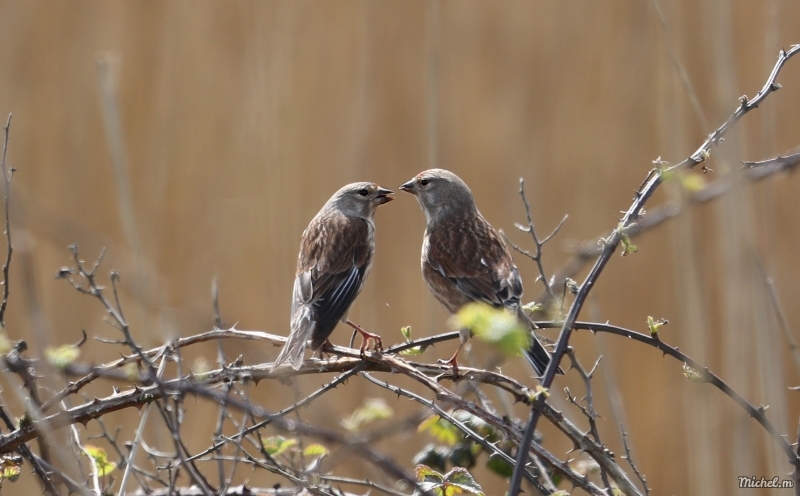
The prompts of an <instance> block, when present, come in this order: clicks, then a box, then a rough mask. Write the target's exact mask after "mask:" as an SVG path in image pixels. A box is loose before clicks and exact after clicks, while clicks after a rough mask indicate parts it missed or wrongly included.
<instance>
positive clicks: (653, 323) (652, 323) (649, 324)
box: [647, 315, 669, 338]
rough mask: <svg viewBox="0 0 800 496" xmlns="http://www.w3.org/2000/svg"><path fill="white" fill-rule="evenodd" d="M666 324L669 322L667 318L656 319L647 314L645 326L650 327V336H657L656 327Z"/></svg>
mask: <svg viewBox="0 0 800 496" xmlns="http://www.w3.org/2000/svg"><path fill="white" fill-rule="evenodd" d="M666 324H669V321H668V320H667V319H659V320H656V319H654V318H653V317H651V316H649V315H648V316H647V328H648V329H650V336H651V337H654V338H658V329H659V328H660V327H661V326H663V325H666Z"/></svg>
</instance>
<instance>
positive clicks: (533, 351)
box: [525, 336, 564, 377]
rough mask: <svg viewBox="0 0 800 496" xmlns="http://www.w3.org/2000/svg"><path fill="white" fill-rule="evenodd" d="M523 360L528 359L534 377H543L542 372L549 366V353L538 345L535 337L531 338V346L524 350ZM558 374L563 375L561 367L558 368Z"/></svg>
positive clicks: (542, 346)
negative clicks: (534, 374)
mask: <svg viewBox="0 0 800 496" xmlns="http://www.w3.org/2000/svg"><path fill="white" fill-rule="evenodd" d="M525 358H527V359H528V363H530V364H531V367H533V370H535V371H536V375H538V376H539V377H543V376H544V371H545V370H546V369H547V366H548V365H549V364H550V353H548V352H547V350H546V349H545V348H544V345H543V344H542V343H540V342H539V340H538V339H536V337H535V336H534V338H533V345H532V346H531V347H530V348H529V349H527V350H525ZM558 373H559V374H561V375H564V371H563V370H561V367H559V368H558Z"/></svg>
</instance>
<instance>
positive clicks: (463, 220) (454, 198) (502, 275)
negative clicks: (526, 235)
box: [400, 169, 563, 377]
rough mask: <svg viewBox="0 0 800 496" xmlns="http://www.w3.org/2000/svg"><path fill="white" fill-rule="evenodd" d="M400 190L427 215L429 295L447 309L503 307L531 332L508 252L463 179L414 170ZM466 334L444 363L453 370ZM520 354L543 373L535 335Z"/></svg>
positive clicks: (546, 359)
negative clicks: (473, 304)
mask: <svg viewBox="0 0 800 496" xmlns="http://www.w3.org/2000/svg"><path fill="white" fill-rule="evenodd" d="M400 189H401V190H403V191H406V192H408V193H411V194H413V195H414V196H416V197H417V201H418V202H419V205H420V207H422V212H423V213H424V214H425V218H426V219H427V227H426V228H425V236H424V237H423V239H422V277H423V278H424V279H425V282H426V283H427V284H428V288H430V290H431V292H432V293H433V296H435V297H436V299H437V300H439V302H440V303H441V304H442V305H444V306H445V307H447V309H448V310H449V311H450V312H451V313H455V312H457V311H458V310H459V309H460V308H461V307H462V306H464V305H465V304H467V303H470V302H473V301H479V302H484V303H488V304H489V305H491V306H493V307H495V308H507V309H509V310H511V311H513V312H515V313H516V314H517V315H518V318H519V319H520V320H521V321H522V322H524V323H526V325H528V327H530V328H531V330H532V329H533V326H532V323H531V321H530V319H529V318H528V316H527V315H525V313H524V312H523V311H522V308H521V305H520V298H521V297H522V279H521V278H520V276H519V271H517V267H516V266H515V265H514V261H513V260H512V259H511V252H510V251H509V250H508V247H506V245H505V243H504V242H503V240H502V239H501V238H500V235H499V234H498V233H497V231H495V230H494V228H493V227H492V226H491V224H489V223H488V222H487V221H486V219H484V218H483V215H481V213H480V212H479V211H478V207H477V206H475V200H474V199H473V197H472V191H470V189H469V187H467V185H466V183H464V181H462V180H461V178H459V177H458V176H456V175H455V174H453V173H452V172H450V171H446V170H443V169H431V170H427V171H424V172H420V173H419V174H417V176H416V177H415V178H414V179H412V180H410V181H408V182H407V183H405V184H403V185H402V186H400ZM469 334H470V333H469V330H466V329H462V331H461V343H460V344H459V346H458V349H456V352H455V353H454V354H453V356H452V357H451V358H450V360H448V361H447V363H449V364H451V365H453V367H454V369H455V370H456V373H457V370H458V361H457V357H458V352H459V351H461V347H462V346H463V345H464V343H465V342H466V341H467V339H469ZM525 356H526V358H527V359H528V362H530V364H531V366H532V367H533V368H534V370H536V373H537V374H538V375H539V376H540V377H541V376H542V375H544V371H545V369H546V368H547V364H548V363H550V354H549V353H548V352H547V350H546V349H545V347H544V346H543V345H542V343H540V342H539V340H538V339H536V335H535V334H533V344H532V346H531V348H530V349H529V350H526V353H525ZM559 372H562V371H561V370H560V369H559ZM562 373H563V372H562Z"/></svg>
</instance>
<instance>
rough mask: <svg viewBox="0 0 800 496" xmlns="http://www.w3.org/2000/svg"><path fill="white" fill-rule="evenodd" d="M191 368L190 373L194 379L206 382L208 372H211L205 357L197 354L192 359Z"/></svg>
mask: <svg viewBox="0 0 800 496" xmlns="http://www.w3.org/2000/svg"><path fill="white" fill-rule="evenodd" d="M191 370H192V374H194V378H195V380H197V382H200V383H203V382H206V381H207V380H208V378H209V373H210V372H211V365H209V363H208V360H207V359H206V357H204V356H199V357H197V358H196V359H195V360H194V363H193V364H192V367H191Z"/></svg>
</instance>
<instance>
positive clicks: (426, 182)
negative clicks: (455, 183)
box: [419, 179, 430, 186]
mask: <svg viewBox="0 0 800 496" xmlns="http://www.w3.org/2000/svg"><path fill="white" fill-rule="evenodd" d="M429 182H430V181H428V180H427V179H423V180H422V181H420V182H419V184H420V185H422V186H427V185H428V183H429Z"/></svg>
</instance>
